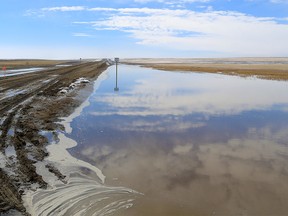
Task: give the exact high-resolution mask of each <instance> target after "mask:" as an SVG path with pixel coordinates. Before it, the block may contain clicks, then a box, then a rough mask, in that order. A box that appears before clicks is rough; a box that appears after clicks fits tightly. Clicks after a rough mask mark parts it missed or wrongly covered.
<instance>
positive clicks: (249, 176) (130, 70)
mask: <svg viewBox="0 0 288 216" xmlns="http://www.w3.org/2000/svg"><path fill="white" fill-rule="evenodd" d="M118 71H119V72H118V77H119V80H118V87H119V91H117V92H115V91H114V88H115V67H110V68H109V69H108V70H107V71H106V72H105V74H104V75H103V76H104V77H106V78H105V79H104V80H103V81H102V82H101V83H100V85H99V83H98V84H97V85H99V87H97V88H95V91H94V93H93V94H92V95H91V97H90V98H89V104H88V105H87V106H86V107H85V108H83V110H82V112H81V114H80V116H78V117H76V118H74V120H73V121H72V123H71V127H72V133H71V134H70V135H69V139H73V140H75V141H76V142H77V143H78V145H77V146H74V147H73V148H71V149H70V153H71V154H72V155H73V156H75V157H77V158H78V159H81V160H83V161H86V162H88V163H90V164H92V165H94V166H96V167H98V168H99V169H100V170H101V171H102V173H103V174H104V175H105V176H106V180H105V185H109V186H113V187H125V188H130V189H133V190H135V191H137V192H139V194H140V195H138V196H137V198H135V199H133V201H131V202H132V203H133V205H131V206H129V208H128V207H127V209H125V211H115V212H113V215H117V216H124V215H125V216H132V215H133V216H135V215H137V216H175V215H181V216H198V215H199V216H206V215H207V216H208V215H213V216H215V215H220V216H228V215H229V216H230V215H237V216H238V215H252V216H255V215H277V216H278V215H279V216H282V215H283V216H284V215H288V205H287V203H288V83H287V82H282V81H269V80H259V79H256V78H240V77H236V76H226V75H221V74H205V73H181V72H167V71H158V70H153V69H149V68H141V67H138V66H126V65H120V66H119V68H118ZM96 197H97V196H96V195H95V196H93V198H94V199H96Z"/></svg>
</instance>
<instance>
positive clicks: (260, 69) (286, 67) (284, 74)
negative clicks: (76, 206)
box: [123, 58, 288, 80]
mask: <svg viewBox="0 0 288 216" xmlns="http://www.w3.org/2000/svg"><path fill="white" fill-rule="evenodd" d="M195 60H196V61H195ZM197 61H199V62H200V63H199V62H197ZM213 62H216V63H213ZM123 63H127V64H135V65H136V64H137V65H141V66H143V67H151V68H155V69H158V70H168V71H180V72H206V73H221V74H226V75H234V76H235V75H236V76H242V77H251V76H255V77H257V78H260V79H269V80H288V58H231V59H132V60H129V59H127V60H125V61H124V62H123Z"/></svg>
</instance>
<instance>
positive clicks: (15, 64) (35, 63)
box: [0, 59, 68, 70]
mask: <svg viewBox="0 0 288 216" xmlns="http://www.w3.org/2000/svg"><path fill="white" fill-rule="evenodd" d="M67 62H68V61H67V60H66V61H65V60H30V59H29V60H25V59H22V60H0V67H1V68H0V70H1V69H2V67H3V66H6V67H7V70H8V69H17V68H29V67H49V66H54V65H57V64H64V63H67Z"/></svg>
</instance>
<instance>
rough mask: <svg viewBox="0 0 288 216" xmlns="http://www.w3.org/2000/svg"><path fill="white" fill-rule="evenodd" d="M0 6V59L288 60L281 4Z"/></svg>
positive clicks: (49, 1) (95, 1)
mask: <svg viewBox="0 0 288 216" xmlns="http://www.w3.org/2000/svg"><path fill="white" fill-rule="evenodd" d="M0 3H1V4H0V29H1V30H0V38H1V40H0V59H17V58H25V59H27V58H37V59H79V58H104V57H108V58H110V57H115V56H118V57H120V58H141V57H143V58H149V57H151V58H159V57H162V58H167V57H175V58H197V57H287V56H288V0H109V1H107V0H25V1H24V0H0Z"/></svg>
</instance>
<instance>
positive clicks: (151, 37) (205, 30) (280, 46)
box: [90, 8, 288, 56]
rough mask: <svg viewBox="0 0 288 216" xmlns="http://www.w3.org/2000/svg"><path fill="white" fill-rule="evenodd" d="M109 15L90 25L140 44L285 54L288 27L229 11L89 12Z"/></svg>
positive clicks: (213, 50)
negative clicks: (120, 33) (119, 34)
mask: <svg viewBox="0 0 288 216" xmlns="http://www.w3.org/2000/svg"><path fill="white" fill-rule="evenodd" d="M90 10H94V11H106V12H110V15H108V17H106V18H104V19H101V20H99V21H95V22H92V23H91V24H92V25H93V26H94V27H95V29H97V30H118V31H122V32H126V33H128V34H129V35H130V36H131V37H133V38H135V39H136V40H138V43H139V44H143V45H155V46H163V47H170V48H174V49H178V50H195V51H212V52H221V53H227V54H232V55H249V56H255V55H258V56H275V55H280V56H281V55H287V54H288V51H287V50H288V43H287V36H288V25H285V24H279V23H277V22H276V19H274V18H271V17H254V16H250V15H246V14H244V13H237V12H229V11H211V10H209V11H205V12H196V11H190V10H179V9H178V10H171V9H151V8H120V9H114V8H92V9H90Z"/></svg>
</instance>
